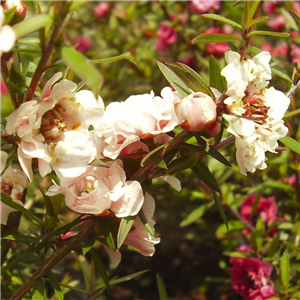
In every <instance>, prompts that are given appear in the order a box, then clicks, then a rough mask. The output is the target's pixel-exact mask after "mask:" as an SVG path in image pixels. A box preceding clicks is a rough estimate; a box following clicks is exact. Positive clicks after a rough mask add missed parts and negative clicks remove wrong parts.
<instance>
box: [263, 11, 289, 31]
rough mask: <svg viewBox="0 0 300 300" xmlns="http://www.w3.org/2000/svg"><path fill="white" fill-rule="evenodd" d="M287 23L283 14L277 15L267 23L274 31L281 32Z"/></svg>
mask: <svg viewBox="0 0 300 300" xmlns="http://www.w3.org/2000/svg"><path fill="white" fill-rule="evenodd" d="M285 23H286V20H285V17H284V16H283V15H282V14H277V15H275V16H274V17H273V18H272V19H271V20H269V21H268V22H267V24H268V26H269V27H270V28H272V29H273V30H276V31H277V30H281V29H283V28H284V26H285Z"/></svg>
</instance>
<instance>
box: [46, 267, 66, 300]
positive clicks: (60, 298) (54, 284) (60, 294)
mask: <svg viewBox="0 0 300 300" xmlns="http://www.w3.org/2000/svg"><path fill="white" fill-rule="evenodd" d="M47 277H48V279H49V281H50V283H51V285H52V287H53V289H54V291H55V294H56V296H57V299H58V300H64V293H63V291H62V290H61V288H60V285H59V282H58V281H57V279H56V277H55V275H54V274H53V272H52V271H49V272H48V273H47Z"/></svg>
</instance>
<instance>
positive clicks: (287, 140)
mask: <svg viewBox="0 0 300 300" xmlns="http://www.w3.org/2000/svg"><path fill="white" fill-rule="evenodd" d="M279 141H280V142H281V143H282V144H284V145H285V146H287V147H288V148H289V149H291V150H292V151H294V152H296V153H297V154H299V155H300V143H299V142H298V141H296V140H294V139H293V138H291V137H289V136H285V137H283V138H281V139H279Z"/></svg>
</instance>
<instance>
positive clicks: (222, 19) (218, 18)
mask: <svg viewBox="0 0 300 300" xmlns="http://www.w3.org/2000/svg"><path fill="white" fill-rule="evenodd" d="M201 18H204V19H208V20H215V21H219V22H222V23H225V24H229V25H231V26H233V27H235V28H238V29H242V26H241V25H240V24H238V23H236V22H234V21H232V20H230V19H227V18H225V17H222V16H220V15H216V14H203V15H201Z"/></svg>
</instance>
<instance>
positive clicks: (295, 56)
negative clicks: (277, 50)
mask: <svg viewBox="0 0 300 300" xmlns="http://www.w3.org/2000/svg"><path fill="white" fill-rule="evenodd" d="M291 57H292V62H293V64H295V63H298V62H300V47H299V46H297V45H296V44H293V45H292V51H291Z"/></svg>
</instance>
